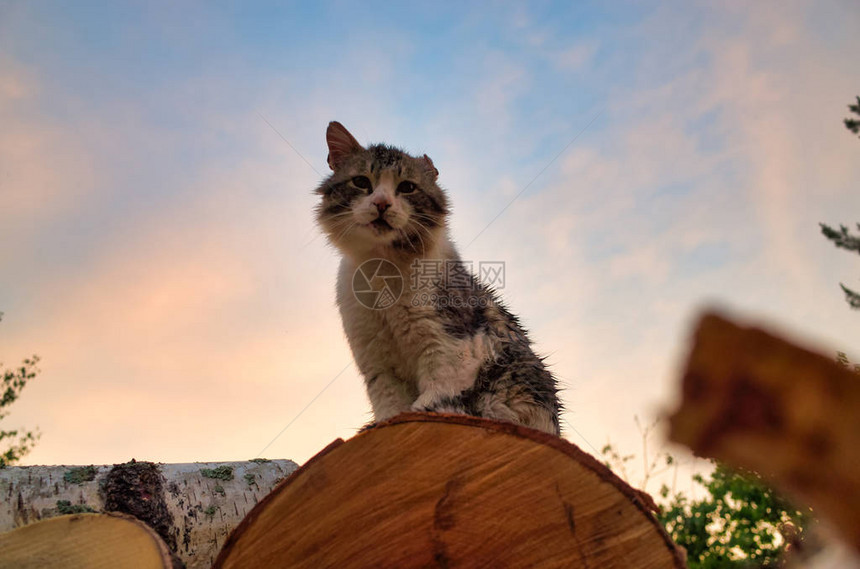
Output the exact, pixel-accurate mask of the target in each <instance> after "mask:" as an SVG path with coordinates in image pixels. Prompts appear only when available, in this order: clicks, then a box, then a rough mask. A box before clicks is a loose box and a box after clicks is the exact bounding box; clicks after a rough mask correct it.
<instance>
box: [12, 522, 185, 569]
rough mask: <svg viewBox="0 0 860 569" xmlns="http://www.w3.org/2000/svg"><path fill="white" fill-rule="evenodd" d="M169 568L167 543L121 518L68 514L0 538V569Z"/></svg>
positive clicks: (144, 525)
mask: <svg viewBox="0 0 860 569" xmlns="http://www.w3.org/2000/svg"><path fill="white" fill-rule="evenodd" d="M114 567H123V568H128V569H170V568H171V567H173V564H172V562H171V556H170V551H169V550H168V548H167V545H165V543H164V542H163V541H162V540H161V538H159V537H158V535H157V534H156V533H155V532H154V531H153V530H152V529H151V528H150V527H149V526H147V525H146V524H144V523H143V522H141V521H138V520H137V519H135V518H133V517H131V516H126V515H123V514H74V515H68V516H60V517H57V518H51V519H49V520H43V521H41V522H37V523H34V524H30V525H27V526H24V527H21V528H18V529H16V530H12V531H10V532H6V533H3V534H0V569H112V568H114Z"/></svg>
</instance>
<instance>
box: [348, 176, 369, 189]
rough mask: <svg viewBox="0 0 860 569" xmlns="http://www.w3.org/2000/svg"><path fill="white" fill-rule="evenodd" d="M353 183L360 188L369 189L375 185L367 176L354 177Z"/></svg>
mask: <svg viewBox="0 0 860 569" xmlns="http://www.w3.org/2000/svg"><path fill="white" fill-rule="evenodd" d="M352 185H353V186H355V187H356V188H358V189H360V190H369V189H370V188H372V187H373V185H372V184H371V183H370V178H368V177H367V176H356V177H355V178H353V179H352Z"/></svg>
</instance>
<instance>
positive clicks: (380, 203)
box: [373, 200, 391, 215]
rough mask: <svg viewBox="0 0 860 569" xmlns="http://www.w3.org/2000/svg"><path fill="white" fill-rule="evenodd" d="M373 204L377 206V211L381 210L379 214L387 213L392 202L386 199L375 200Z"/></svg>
mask: <svg viewBox="0 0 860 569" xmlns="http://www.w3.org/2000/svg"><path fill="white" fill-rule="evenodd" d="M373 205H375V206H376V211H378V212H379V215H382V214H383V213H385V210H387V209H388V208H390V207H391V204H390V203H388V202H387V201H385V200H380V201H375V202H373Z"/></svg>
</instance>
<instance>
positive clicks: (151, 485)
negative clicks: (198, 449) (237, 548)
mask: <svg viewBox="0 0 860 569" xmlns="http://www.w3.org/2000/svg"><path fill="white" fill-rule="evenodd" d="M296 468H297V465H296V464H295V463H294V462H293V461H291V460H271V461H248V462H216V463H211V462H210V463H186V464H154V463H151V462H134V461H132V462H128V463H125V464H116V465H113V466H83V467H80V466H78V467H74V466H21V467H9V468H5V469H0V496H2V501H0V531H7V530H11V529H14V528H16V527H21V526H25V525H27V524H30V523H33V522H37V521H39V520H42V519H46V518H51V517H55V516H59V515H62V514H70V513H81V512H107V511H118V512H123V513H126V514H130V515H133V516H136V517H137V518H138V519H140V520H141V521H143V522H145V523H147V524H148V525H149V526H150V527H152V528H153V529H154V530H155V531H156V532H157V533H158V534H159V535H160V536H161V538H162V539H163V540H164V542H165V543H167V544H168V547H169V548H170V549H171V551H174V552H176V553H177V554H178V555H179V558H180V559H181V560H182V561H183V562H184V563H185V564H186V566H187V567H188V569H204V568H206V569H208V568H209V567H211V565H212V562H213V561H214V559H215V556H216V555H218V551H219V549H220V548H221V546H222V545H223V544H224V541H225V540H226V538H227V535H229V533H230V532H231V531H232V530H233V528H235V527H236V526H237V525H238V524H239V522H240V521H241V520H242V518H244V517H245V514H247V513H248V512H249V511H250V510H251V508H252V507H254V505H256V504H257V502H258V501H260V500H261V499H262V498H263V497H264V496H265V495H266V494H268V493H269V491H271V489H272V488H274V487H275V485H276V484H277V483H278V482H280V481H281V480H282V479H284V478H285V477H287V476H288V475H289V474H290V473H292V472H293V471H294V470H295V469H296Z"/></svg>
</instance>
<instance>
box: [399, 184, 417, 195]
mask: <svg viewBox="0 0 860 569" xmlns="http://www.w3.org/2000/svg"><path fill="white" fill-rule="evenodd" d="M417 189H418V186H416V185H415V184H413V183H412V182H406V181H404V182H400V185H398V186H397V193H398V194H411V193H412V192H414V191H415V190H417Z"/></svg>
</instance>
